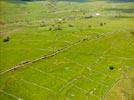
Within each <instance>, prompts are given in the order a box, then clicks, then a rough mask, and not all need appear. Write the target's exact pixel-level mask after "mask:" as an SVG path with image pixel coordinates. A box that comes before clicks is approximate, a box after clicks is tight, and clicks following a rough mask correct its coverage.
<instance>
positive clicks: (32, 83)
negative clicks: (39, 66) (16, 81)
mask: <svg viewBox="0 0 134 100" xmlns="http://www.w3.org/2000/svg"><path fill="white" fill-rule="evenodd" d="M20 81H22V82H23V83H26V84H29V85H34V86H36V87H39V88H41V89H44V90H47V91H49V92H52V93H55V94H56V92H55V91H54V90H52V89H49V88H48V87H45V86H42V85H38V84H37V83H34V82H30V81H27V80H24V79H20Z"/></svg>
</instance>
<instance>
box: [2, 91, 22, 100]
mask: <svg viewBox="0 0 134 100" xmlns="http://www.w3.org/2000/svg"><path fill="white" fill-rule="evenodd" d="M0 92H1V93H3V94H5V95H8V96H10V97H12V98H14V99H16V100H19V99H20V98H19V97H17V96H15V95H14V94H11V93H7V92H6V91H4V90H1V89H0Z"/></svg>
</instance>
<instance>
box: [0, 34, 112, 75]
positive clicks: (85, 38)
mask: <svg viewBox="0 0 134 100" xmlns="http://www.w3.org/2000/svg"><path fill="white" fill-rule="evenodd" d="M113 33H115V32H106V33H102V34H96V35H95V36H94V37H90V38H89V37H87V36H86V37H84V38H82V39H79V40H78V41H76V42H74V43H72V44H70V45H69V46H66V47H63V48H61V49H58V50H56V51H55V52H53V53H50V54H47V55H44V56H41V57H39V58H37V59H34V60H28V61H24V62H22V63H20V64H17V65H15V66H13V67H12V68H9V69H7V70H5V71H1V72H0V75H3V74H5V73H8V72H11V71H15V70H17V69H19V68H22V67H25V66H26V65H28V64H32V63H35V62H37V61H40V60H43V59H49V58H52V57H54V56H56V55H57V54H59V53H61V52H64V51H66V50H68V49H70V48H72V47H73V46H76V45H77V44H79V43H81V42H86V41H92V40H96V39H101V38H102V37H106V36H109V35H111V34H113Z"/></svg>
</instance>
